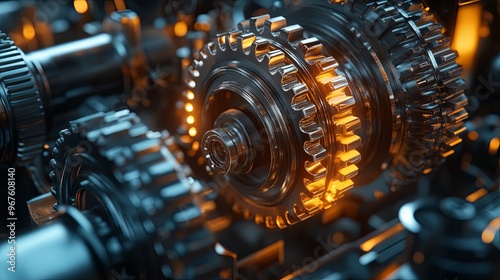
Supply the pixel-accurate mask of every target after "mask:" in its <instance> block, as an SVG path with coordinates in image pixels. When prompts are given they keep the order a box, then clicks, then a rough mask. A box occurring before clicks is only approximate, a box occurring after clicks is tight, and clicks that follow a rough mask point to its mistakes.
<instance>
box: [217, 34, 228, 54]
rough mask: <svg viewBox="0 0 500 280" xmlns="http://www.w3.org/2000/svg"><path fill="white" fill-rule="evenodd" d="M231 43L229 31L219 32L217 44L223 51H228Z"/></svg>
mask: <svg viewBox="0 0 500 280" xmlns="http://www.w3.org/2000/svg"><path fill="white" fill-rule="evenodd" d="M228 44H229V37H228V33H227V32H226V33H222V34H217V46H218V47H219V49H220V50H221V51H226V49H227V46H228Z"/></svg>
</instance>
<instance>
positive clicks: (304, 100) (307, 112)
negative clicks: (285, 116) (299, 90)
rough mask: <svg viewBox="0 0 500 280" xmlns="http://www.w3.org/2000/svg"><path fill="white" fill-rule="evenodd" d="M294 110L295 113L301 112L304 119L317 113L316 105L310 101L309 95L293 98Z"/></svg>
mask: <svg viewBox="0 0 500 280" xmlns="http://www.w3.org/2000/svg"><path fill="white" fill-rule="evenodd" d="M292 108H293V109H294V110H295V111H301V112H302V116H303V117H304V118H309V117H312V116H313V115H314V114H316V112H317V110H316V105H314V104H313V103H312V102H311V101H309V99H308V97H307V95H299V96H295V97H293V99H292Z"/></svg>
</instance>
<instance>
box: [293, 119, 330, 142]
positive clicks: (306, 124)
mask: <svg viewBox="0 0 500 280" xmlns="http://www.w3.org/2000/svg"><path fill="white" fill-rule="evenodd" d="M299 128H300V131H302V132H303V133H305V134H307V135H309V141H310V142H313V141H316V140H319V139H320V138H323V136H324V132H323V128H322V127H321V126H319V125H318V124H317V123H316V122H315V121H314V120H312V119H311V118H307V119H302V120H301V121H300V122H299Z"/></svg>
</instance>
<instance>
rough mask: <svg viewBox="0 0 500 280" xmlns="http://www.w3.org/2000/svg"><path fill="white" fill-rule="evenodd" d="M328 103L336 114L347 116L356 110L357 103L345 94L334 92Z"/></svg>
mask: <svg viewBox="0 0 500 280" xmlns="http://www.w3.org/2000/svg"><path fill="white" fill-rule="evenodd" d="M327 101H328V103H329V104H330V106H332V107H333V109H334V110H335V114H341V115H342V114H345V113H347V112H349V111H350V110H351V109H353V108H354V105H356V101H355V99H354V97H352V96H348V95H345V93H344V92H340V93H339V92H332V93H331V94H329V95H328V97H327Z"/></svg>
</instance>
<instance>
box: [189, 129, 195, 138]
mask: <svg viewBox="0 0 500 280" xmlns="http://www.w3.org/2000/svg"><path fill="white" fill-rule="evenodd" d="M188 133H189V136H191V137H195V136H196V133H197V131H196V128H194V127H191V128H190V129H189V131H188Z"/></svg>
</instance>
